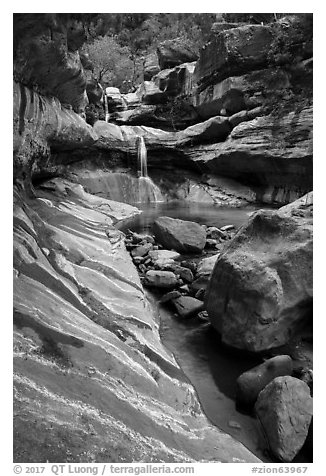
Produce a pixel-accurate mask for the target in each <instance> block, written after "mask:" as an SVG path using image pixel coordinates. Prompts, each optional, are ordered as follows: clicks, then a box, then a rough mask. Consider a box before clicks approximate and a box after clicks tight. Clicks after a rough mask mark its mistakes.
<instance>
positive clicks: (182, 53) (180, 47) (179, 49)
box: [157, 38, 198, 69]
mask: <svg viewBox="0 0 326 476" xmlns="http://www.w3.org/2000/svg"><path fill="white" fill-rule="evenodd" d="M157 56H158V62H159V66H160V68H161V69H166V68H174V66H177V65H179V64H182V63H188V62H192V61H196V60H197V58H198V55H197V53H196V52H195V51H194V50H193V49H192V48H190V47H189V46H187V45H185V42H184V40H183V39H182V38H174V39H173V40H166V41H163V42H162V43H160V44H159V46H158V47H157Z"/></svg>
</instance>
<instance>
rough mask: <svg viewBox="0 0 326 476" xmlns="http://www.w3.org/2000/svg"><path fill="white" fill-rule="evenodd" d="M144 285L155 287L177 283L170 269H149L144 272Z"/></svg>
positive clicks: (166, 286) (171, 285)
mask: <svg viewBox="0 0 326 476" xmlns="http://www.w3.org/2000/svg"><path fill="white" fill-rule="evenodd" d="M145 278H146V285H147V286H153V287H156V288H173V287H174V286H176V285H177V284H178V280H177V277H176V275H175V274H174V273H172V271H156V270H150V271H147V272H146V275H145Z"/></svg>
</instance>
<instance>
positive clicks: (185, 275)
mask: <svg viewBox="0 0 326 476" xmlns="http://www.w3.org/2000/svg"><path fill="white" fill-rule="evenodd" d="M178 273H179V274H180V278H181V279H183V280H184V281H186V282H187V283H192V281H193V280H194V276H193V274H192V272H191V270H190V269H189V268H183V267H180V268H179V270H178Z"/></svg>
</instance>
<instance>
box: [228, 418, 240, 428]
mask: <svg viewBox="0 0 326 476" xmlns="http://www.w3.org/2000/svg"><path fill="white" fill-rule="evenodd" d="M228 425H229V427H230V428H234V429H236V430H241V425H240V423H238V422H237V421H234V420H229V421H228Z"/></svg>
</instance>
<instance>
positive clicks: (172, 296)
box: [160, 289, 181, 304]
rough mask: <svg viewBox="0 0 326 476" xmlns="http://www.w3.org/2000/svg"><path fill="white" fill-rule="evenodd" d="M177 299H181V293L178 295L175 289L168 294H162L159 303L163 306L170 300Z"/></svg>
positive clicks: (178, 292)
mask: <svg viewBox="0 0 326 476" xmlns="http://www.w3.org/2000/svg"><path fill="white" fill-rule="evenodd" d="M179 297H181V293H180V291H177V290H176V289H175V290H173V291H170V292H168V293H166V294H164V295H163V296H162V297H161V299H160V303H161V304H164V303H166V302H169V301H172V299H177V298H179Z"/></svg>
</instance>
